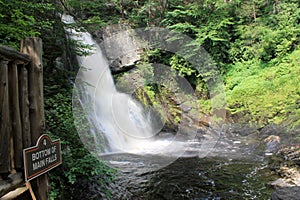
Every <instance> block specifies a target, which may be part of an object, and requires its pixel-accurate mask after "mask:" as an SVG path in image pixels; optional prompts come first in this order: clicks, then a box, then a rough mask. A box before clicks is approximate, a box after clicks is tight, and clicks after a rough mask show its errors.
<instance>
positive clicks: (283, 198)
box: [271, 187, 300, 200]
mask: <svg viewBox="0 0 300 200" xmlns="http://www.w3.org/2000/svg"><path fill="white" fill-rule="evenodd" d="M299 199H300V187H284V188H279V189H277V190H276V191H275V192H273V193H272V196H271V200H299Z"/></svg>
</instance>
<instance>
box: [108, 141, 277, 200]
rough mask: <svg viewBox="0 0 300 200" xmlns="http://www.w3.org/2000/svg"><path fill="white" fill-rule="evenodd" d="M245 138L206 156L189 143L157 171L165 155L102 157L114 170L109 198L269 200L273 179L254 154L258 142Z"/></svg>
mask: <svg viewBox="0 0 300 200" xmlns="http://www.w3.org/2000/svg"><path fill="white" fill-rule="evenodd" d="M252 137H253V136H250V138H252ZM246 138H248V139H246ZM246 138H240V140H233V139H228V138H227V139H225V138H224V139H222V140H220V141H219V142H218V143H216V145H215V148H214V149H213V150H212V151H211V152H210V153H209V154H207V155H206V156H205V157H201V156H199V153H201V152H199V151H197V149H196V148H195V146H197V145H199V144H197V143H195V142H190V144H189V145H190V146H192V148H191V149H193V151H186V152H185V153H184V154H183V155H181V157H179V158H178V159H176V160H175V161H174V162H172V163H171V164H170V165H167V166H165V167H163V168H159V169H157V168H156V167H157V166H159V165H160V164H161V163H160V161H161V162H162V163H163V162H165V160H168V159H170V158H169V157H167V156H166V155H161V156H159V155H151V154H148V155H137V154H130V153H119V154H118V153H117V154H110V155H106V156H105V157H104V159H105V160H107V161H108V163H109V165H111V166H113V167H115V168H117V169H118V174H117V180H116V185H115V187H114V188H113V190H114V192H113V199H132V200H144V199H146V200H173V199H178V200H181V199H192V200H212V199H215V200H221V199H226V200H227V199H229V200H231V199H239V200H241V199H259V200H261V199H270V196H271V193H272V192H273V189H272V188H271V187H270V185H269V183H270V182H271V181H274V180H275V179H276V176H275V175H274V173H272V172H271V171H270V169H269V168H268V165H267V161H266V158H265V156H263V152H259V151H258V150H257V149H259V145H258V143H257V142H256V143H249V136H247V137H246ZM235 139H236V138H235Z"/></svg>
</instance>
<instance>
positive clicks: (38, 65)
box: [21, 38, 49, 200]
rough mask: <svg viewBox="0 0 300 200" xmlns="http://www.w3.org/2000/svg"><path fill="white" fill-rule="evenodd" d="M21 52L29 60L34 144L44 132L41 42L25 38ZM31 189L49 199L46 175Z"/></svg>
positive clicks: (41, 197)
mask: <svg viewBox="0 0 300 200" xmlns="http://www.w3.org/2000/svg"><path fill="white" fill-rule="evenodd" d="M21 52H22V53H26V54H28V55H29V56H30V58H31V63H30V65H29V68H28V86H29V87H28V89H29V102H30V105H29V111H30V129H31V134H32V135H31V142H32V145H33V144H35V143H36V142H37V140H38V138H39V137H40V135H41V134H43V133H44V132H45V116H44V94H43V66H42V40H41V39H40V38H25V39H23V40H22V41H21ZM32 188H33V190H34V192H35V193H36V195H37V199H39V200H47V199H49V184H48V176H47V174H44V175H41V176H39V177H38V178H36V179H34V180H33V181H32Z"/></svg>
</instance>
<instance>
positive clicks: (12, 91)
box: [0, 38, 45, 199]
mask: <svg viewBox="0 0 300 200" xmlns="http://www.w3.org/2000/svg"><path fill="white" fill-rule="evenodd" d="M41 58H42V42H41V39H39V38H26V39H24V40H22V42H21V52H19V51H16V50H14V49H11V48H8V47H5V46H0V197H1V196H2V195H4V194H5V193H7V192H9V191H10V190H13V189H15V188H16V187H18V185H19V184H23V183H24V181H23V177H22V173H23V170H24V169H23V153H22V152H23V149H24V148H27V147H30V146H32V145H34V144H35V142H36V141H37V139H38V138H39V136H40V135H41V134H43V133H44V130H45V118H44V99H43V74H42V73H43V69H42V60H41ZM20 174H21V176H20ZM37 182H38V181H37ZM12 183H15V184H12ZM37 184H38V183H37ZM38 192H39V191H38ZM40 199H45V198H43V197H41V198H40Z"/></svg>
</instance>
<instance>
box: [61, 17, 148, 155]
mask: <svg viewBox="0 0 300 200" xmlns="http://www.w3.org/2000/svg"><path fill="white" fill-rule="evenodd" d="M62 20H63V22H64V23H66V24H72V23H74V19H73V17H72V16H69V15H63V16H62ZM67 32H68V34H69V37H70V38H71V39H73V40H76V41H79V42H81V43H82V44H83V45H84V46H89V47H91V48H92V49H91V50H89V52H88V55H85V56H77V60H78V64H79V66H81V68H82V69H83V70H80V71H79V73H78V75H77V79H78V80H85V82H86V83H80V84H82V85H83V84H84V85H85V87H84V90H85V91H84V92H85V94H84V95H85V96H87V97H85V100H84V99H81V101H82V102H81V103H82V104H85V105H82V106H83V107H84V109H85V110H86V112H87V113H88V115H89V116H88V118H89V120H91V121H92V124H94V125H96V127H98V128H96V131H95V132H99V131H101V132H103V133H104V134H105V138H106V140H107V141H108V145H107V147H106V149H105V152H111V151H130V150H133V149H136V148H139V147H140V146H141V141H149V140H151V137H152V136H153V133H152V132H153V130H152V126H151V119H149V117H148V118H147V117H146V114H145V113H144V111H143V108H142V106H141V105H139V104H138V103H137V102H136V101H135V100H134V99H133V98H131V97H130V96H129V95H127V94H124V93H120V92H118V91H117V89H116V87H115V84H114V81H113V78H112V76H111V72H110V69H109V66H108V63H107V60H106V58H105V56H104V55H103V53H102V52H101V49H100V47H99V45H98V44H97V43H96V42H95V41H94V40H93V39H92V36H91V35H90V34H89V33H88V32H78V31H76V30H74V29H67ZM77 83H78V82H77ZM82 85H81V87H82ZM87 99H89V101H88V100H87ZM91 106H92V108H91ZM97 129H98V130H97ZM96 135H97V134H96V133H95V134H94V136H96Z"/></svg>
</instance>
